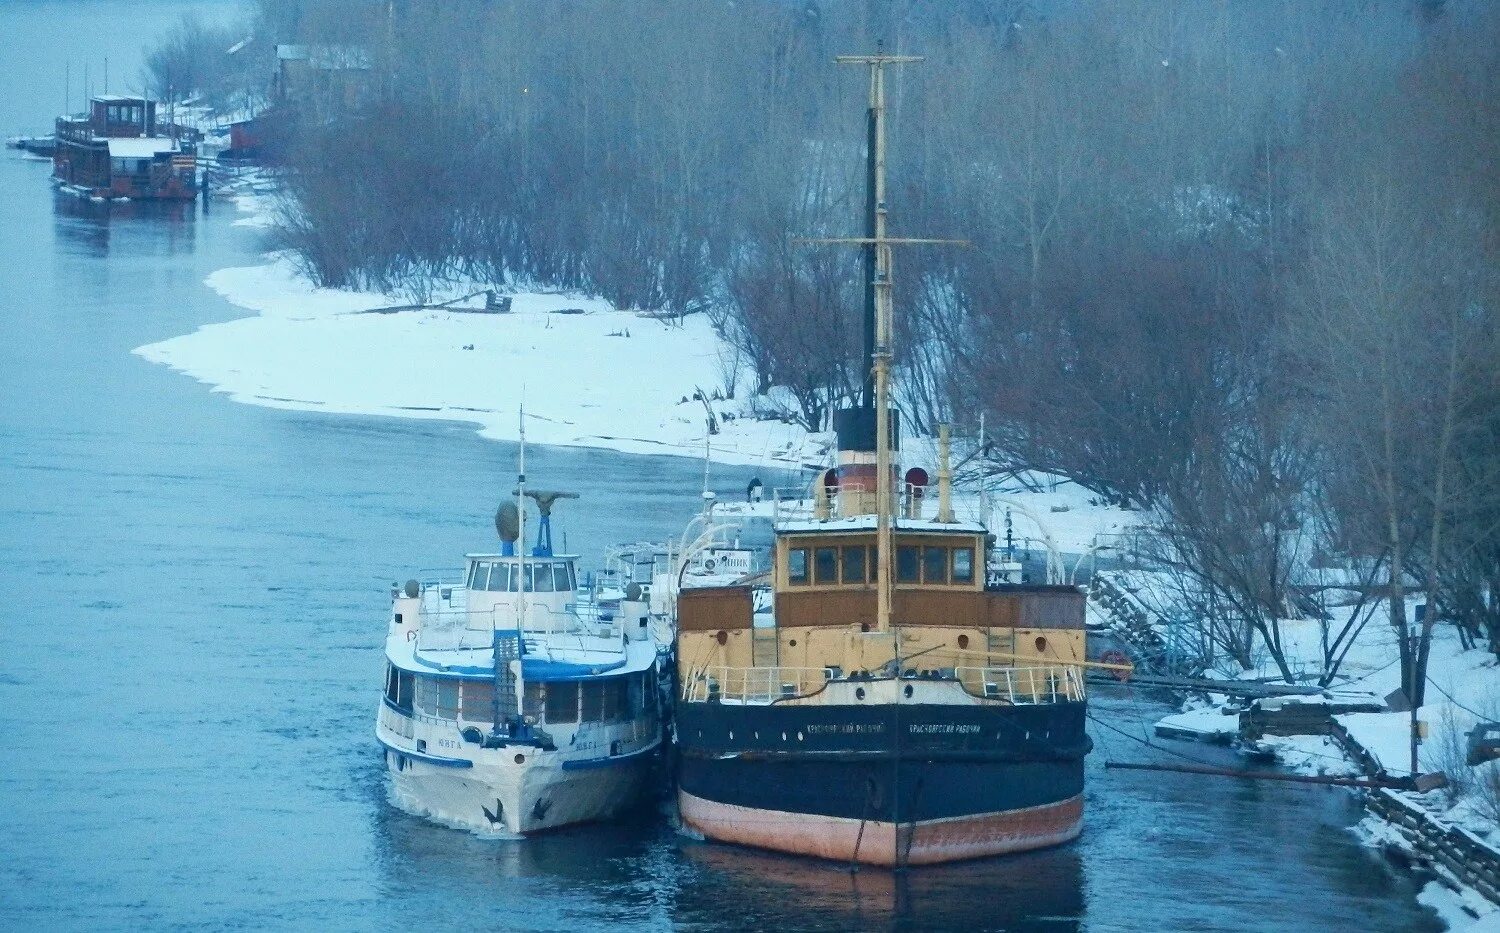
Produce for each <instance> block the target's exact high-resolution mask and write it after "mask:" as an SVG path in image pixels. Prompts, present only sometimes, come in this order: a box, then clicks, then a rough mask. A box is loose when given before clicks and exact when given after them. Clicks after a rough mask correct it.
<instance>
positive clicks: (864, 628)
mask: <svg viewBox="0 0 1500 933" xmlns="http://www.w3.org/2000/svg"><path fill="white" fill-rule="evenodd" d="M859 630H860V631H861V632H868V631H869V630H870V623H868V622H861V623H859Z"/></svg>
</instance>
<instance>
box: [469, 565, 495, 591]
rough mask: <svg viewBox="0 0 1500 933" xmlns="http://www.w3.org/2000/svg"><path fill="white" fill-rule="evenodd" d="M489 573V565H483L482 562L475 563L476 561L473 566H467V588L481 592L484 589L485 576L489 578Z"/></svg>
mask: <svg viewBox="0 0 1500 933" xmlns="http://www.w3.org/2000/svg"><path fill="white" fill-rule="evenodd" d="M489 572H490V565H489V564H486V563H484V562H483V561H477V560H476V561H475V562H474V563H473V564H471V565H470V566H469V582H468V584H467V585H468V587H469V589H471V590H482V589H484V581H485V578H486V577H487V576H489Z"/></svg>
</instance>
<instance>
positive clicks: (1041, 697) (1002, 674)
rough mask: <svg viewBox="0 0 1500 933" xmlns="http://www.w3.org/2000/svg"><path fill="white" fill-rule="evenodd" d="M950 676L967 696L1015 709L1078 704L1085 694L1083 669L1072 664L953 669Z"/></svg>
mask: <svg viewBox="0 0 1500 933" xmlns="http://www.w3.org/2000/svg"><path fill="white" fill-rule="evenodd" d="M953 673H954V677H955V678H956V679H957V680H958V682H959V683H960V684H962V685H963V688H964V690H965V691H967V692H968V693H970V694H973V695H974V696H977V697H984V698H985V699H989V700H1005V701H1006V702H1008V703H1013V704H1015V705H1017V706H1031V705H1035V704H1037V703H1062V702H1078V701H1080V700H1082V699H1083V698H1084V695H1085V694H1084V688H1083V668H1082V667H1081V666H1079V665H1076V664H1040V665H1031V666H1026V667H956V668H954V669H953Z"/></svg>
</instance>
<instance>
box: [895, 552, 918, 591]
mask: <svg viewBox="0 0 1500 933" xmlns="http://www.w3.org/2000/svg"><path fill="white" fill-rule="evenodd" d="M920 553H921V552H920V551H919V550H918V549H917V548H915V547H913V546H912V545H909V544H903V545H902V546H900V547H898V548H896V582H897V583H916V582H917V580H918V575H919V573H920V569H921V568H920V564H921V562H920V557H919V555H920Z"/></svg>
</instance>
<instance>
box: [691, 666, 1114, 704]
mask: <svg viewBox="0 0 1500 933" xmlns="http://www.w3.org/2000/svg"><path fill="white" fill-rule="evenodd" d="M947 670H950V671H952V674H951V675H949V676H947V677H943V678H942V679H945V680H949V681H950V682H952V681H957V682H958V684H959V685H960V686H961V687H963V689H964V691H965V692H967V693H969V694H971V695H973V696H976V697H981V698H983V699H986V700H998V701H1003V702H1006V703H1010V704H1013V705H1016V706H1034V705H1037V704H1041V703H1064V702H1075V703H1076V702H1081V701H1082V700H1083V699H1084V696H1085V693H1084V679H1083V666H1082V665H1077V664H1036V665H1026V666H1012V667H978V666H959V667H953V668H948V669H947ZM944 673H946V671H944ZM832 679H833V677H832V672H831V670H830V669H829V668H826V667H723V666H717V665H710V666H706V667H701V668H698V669H697V670H695V671H693V672H691V673H690V674H688V676H687V677H686V678H685V679H684V682H683V684H682V699H683V700H684V701H686V702H688V703H703V702H708V701H710V700H717V701H720V702H729V703H771V702H773V701H775V700H786V699H792V698H795V697H803V696H808V695H810V694H814V693H817V692H818V691H820V690H822V689H823V688H824V687H825V686H827V685H828V683H829V682H830V681H831V680H832Z"/></svg>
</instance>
